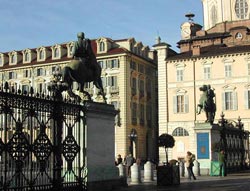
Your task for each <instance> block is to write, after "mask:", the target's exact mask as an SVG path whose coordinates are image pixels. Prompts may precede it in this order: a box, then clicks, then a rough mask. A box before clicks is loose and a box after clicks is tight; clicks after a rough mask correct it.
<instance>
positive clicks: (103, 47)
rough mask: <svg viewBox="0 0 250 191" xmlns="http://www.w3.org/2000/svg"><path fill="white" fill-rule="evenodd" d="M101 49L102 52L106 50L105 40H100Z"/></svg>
mask: <svg viewBox="0 0 250 191" xmlns="http://www.w3.org/2000/svg"><path fill="white" fill-rule="evenodd" d="M99 51H100V52H103V51H105V44H104V42H100V45H99Z"/></svg>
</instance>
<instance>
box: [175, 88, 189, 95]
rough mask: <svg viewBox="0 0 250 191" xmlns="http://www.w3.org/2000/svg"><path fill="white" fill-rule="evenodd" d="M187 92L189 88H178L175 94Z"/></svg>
mask: <svg viewBox="0 0 250 191" xmlns="http://www.w3.org/2000/svg"><path fill="white" fill-rule="evenodd" d="M186 93H187V90H185V89H178V90H176V91H175V94H177V95H183V94H186Z"/></svg>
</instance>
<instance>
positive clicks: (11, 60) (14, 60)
mask: <svg viewBox="0 0 250 191" xmlns="http://www.w3.org/2000/svg"><path fill="white" fill-rule="evenodd" d="M10 62H11V63H12V64H14V63H16V55H15V54H12V55H11V59H10Z"/></svg>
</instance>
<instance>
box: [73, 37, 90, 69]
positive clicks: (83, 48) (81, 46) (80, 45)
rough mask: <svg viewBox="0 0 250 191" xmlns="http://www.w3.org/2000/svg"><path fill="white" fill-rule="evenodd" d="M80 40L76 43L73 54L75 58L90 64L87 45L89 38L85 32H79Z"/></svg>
mask: <svg viewBox="0 0 250 191" xmlns="http://www.w3.org/2000/svg"><path fill="white" fill-rule="evenodd" d="M77 38H78V40H77V41H76V42H75V43H74V47H73V51H72V56H73V59H75V60H80V61H81V62H82V63H84V64H87V65H89V55H88V52H87V46H90V45H89V39H85V37H84V33H83V32H79V33H77Z"/></svg>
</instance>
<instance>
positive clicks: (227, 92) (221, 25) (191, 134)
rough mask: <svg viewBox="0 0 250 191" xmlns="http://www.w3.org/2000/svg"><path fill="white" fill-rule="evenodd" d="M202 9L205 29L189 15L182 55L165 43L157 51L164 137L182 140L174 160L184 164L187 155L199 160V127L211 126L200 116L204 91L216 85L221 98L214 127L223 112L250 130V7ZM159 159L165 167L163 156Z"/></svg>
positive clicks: (221, 4)
mask: <svg viewBox="0 0 250 191" xmlns="http://www.w3.org/2000/svg"><path fill="white" fill-rule="evenodd" d="M197 3H198V2H197ZM202 4H203V12H204V29H202V27H201V25H199V24H197V23H195V22H194V21H193V17H194V15H193V14H187V15H186V16H187V17H189V20H188V21H187V22H184V23H183V24H182V25H181V31H180V33H181V35H182V36H181V40H180V41H179V42H178V46H179V48H180V53H179V54H175V55H170V54H169V52H170V51H169V47H168V46H167V45H166V44H164V43H159V44H156V45H154V48H155V50H157V52H158V86H159V88H158V90H159V91H158V94H159V103H160V104H159V108H158V112H159V134H162V133H168V134H171V135H173V136H174V137H175V140H176V143H175V147H174V148H173V149H169V156H170V159H171V158H174V159H180V160H181V159H183V158H184V157H185V155H186V152H187V151H191V152H192V153H194V154H197V134H196V131H195V127H196V126H197V124H202V123H204V122H205V120H206V116H205V113H204V112H202V113H201V114H200V115H197V104H198V103H199V99H200V96H201V94H202V92H201V91H200V90H199V88H200V87H202V86H203V85H211V87H212V88H213V89H214V92H215V95H216V96H215V103H216V107H217V111H216V115H215V121H214V123H218V121H219V119H220V118H221V113H222V112H223V113H224V114H225V118H226V119H228V120H229V121H234V122H233V123H236V122H237V120H238V117H240V118H241V119H242V122H243V123H244V129H245V130H248V131H249V130H250V117H249V116H250V35H249V34H250V33H249V28H248V27H249V22H250V17H249V14H250V9H249V6H250V1H249V0H219V1H218V0H202ZM209 138H210V139H211V137H209ZM210 141H211V140H210ZM209 152H210V153H211V152H212V151H211V148H210V151H209ZM159 155H160V156H159V158H160V162H161V161H164V159H165V154H164V151H163V150H160V151H159ZM210 156H211V154H210Z"/></svg>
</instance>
